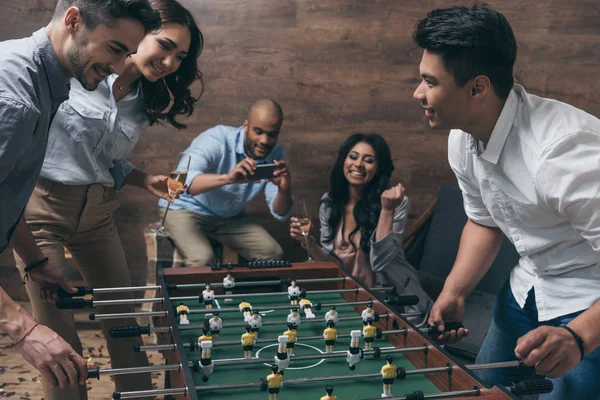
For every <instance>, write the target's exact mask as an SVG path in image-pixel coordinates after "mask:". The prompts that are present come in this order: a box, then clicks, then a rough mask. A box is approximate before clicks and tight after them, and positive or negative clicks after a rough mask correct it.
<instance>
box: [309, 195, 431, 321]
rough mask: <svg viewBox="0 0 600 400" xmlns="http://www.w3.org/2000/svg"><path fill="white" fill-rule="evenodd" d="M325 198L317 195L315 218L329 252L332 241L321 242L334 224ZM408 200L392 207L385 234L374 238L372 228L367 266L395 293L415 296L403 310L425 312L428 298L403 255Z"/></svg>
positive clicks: (332, 230)
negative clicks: (390, 223) (412, 301)
mask: <svg viewBox="0 0 600 400" xmlns="http://www.w3.org/2000/svg"><path fill="white" fill-rule="evenodd" d="M326 199H329V193H325V194H324V195H323V197H322V198H321V206H320V207H319V219H320V221H321V238H320V242H321V246H322V247H323V248H324V249H325V250H327V251H328V252H329V253H333V241H331V242H325V241H324V240H325V238H327V237H330V236H331V235H332V234H333V235H335V233H336V232H337V227H335V228H334V227H330V226H329V222H328V221H329V216H330V215H331V207H328V206H327V204H326V203H325V202H323V200H326ZM409 208H410V200H409V199H408V197H407V196H404V200H403V201H402V203H401V204H400V205H399V206H398V207H396V210H395V211H394V222H393V224H392V231H391V232H390V233H389V235H387V236H386V237H384V238H382V239H381V240H379V241H375V234H376V232H373V234H372V235H371V239H370V244H371V248H370V251H369V261H370V263H371V269H372V270H373V272H375V276H376V278H377V281H378V282H379V283H380V284H381V285H382V286H393V287H395V288H396V291H397V292H398V294H399V295H415V296H417V297H419V304H417V305H416V306H410V307H406V311H407V312H413V311H419V312H427V311H428V310H429V308H430V307H431V305H432V301H431V299H430V298H429V296H428V295H427V293H425V291H424V290H423V288H422V287H421V283H420V282H419V277H418V275H417V270H416V269H415V268H414V267H413V266H412V265H410V264H409V262H408V261H406V258H405V257H404V247H403V243H404V236H403V235H404V229H405V228H406V221H407V219H408V210H409ZM423 321H426V319H424V320H423V319H422V318H417V319H413V322H415V323H418V324H419V323H421V322H423Z"/></svg>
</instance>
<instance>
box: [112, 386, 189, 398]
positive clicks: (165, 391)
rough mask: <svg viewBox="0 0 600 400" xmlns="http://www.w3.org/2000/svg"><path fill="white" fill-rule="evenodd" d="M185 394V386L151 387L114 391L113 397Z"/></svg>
mask: <svg viewBox="0 0 600 400" xmlns="http://www.w3.org/2000/svg"><path fill="white" fill-rule="evenodd" d="M180 394H183V395H185V394H187V389H186V388H174V389H153V390H140V391H137V392H114V393H113V399H138V398H140V397H149V396H159V397H163V396H171V395H180Z"/></svg>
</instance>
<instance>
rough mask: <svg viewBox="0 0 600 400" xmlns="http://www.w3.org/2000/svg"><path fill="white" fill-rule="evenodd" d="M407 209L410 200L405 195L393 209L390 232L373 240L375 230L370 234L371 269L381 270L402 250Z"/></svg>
mask: <svg viewBox="0 0 600 400" xmlns="http://www.w3.org/2000/svg"><path fill="white" fill-rule="evenodd" d="M409 209H410V200H409V199H408V197H406V196H405V197H404V199H403V200H402V203H401V204H400V205H399V206H398V207H396V209H395V210H394V222H393V223H392V230H391V232H390V233H389V234H388V235H386V236H385V237H383V238H381V239H380V240H378V241H375V239H376V234H377V230H375V231H374V232H373V234H372V235H371V251H370V252H369V258H370V261H371V268H372V269H373V271H375V272H380V271H382V270H383V269H385V267H387V266H388V265H390V264H391V263H392V262H393V261H394V260H395V259H396V257H397V256H398V252H400V251H401V252H403V251H404V249H403V242H404V230H405V229H406V221H407V219H408V210H409Z"/></svg>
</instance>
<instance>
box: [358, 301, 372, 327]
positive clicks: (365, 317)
mask: <svg viewBox="0 0 600 400" xmlns="http://www.w3.org/2000/svg"><path fill="white" fill-rule="evenodd" d="M361 317H362V321H363V325H367V320H368V319H369V318H371V319H372V320H373V321H375V311H374V310H373V301H369V302H368V303H367V308H365V309H364V310H363V312H362V314H361Z"/></svg>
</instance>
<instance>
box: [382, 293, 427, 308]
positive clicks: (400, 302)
mask: <svg viewBox="0 0 600 400" xmlns="http://www.w3.org/2000/svg"><path fill="white" fill-rule="evenodd" d="M386 300H387V303H388V304H391V305H394V306H414V305H417V304H419V297H417V296H413V295H411V296H390V297H388V298H387V299H386Z"/></svg>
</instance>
